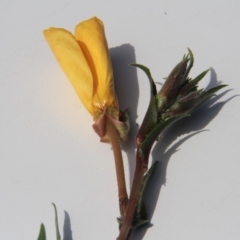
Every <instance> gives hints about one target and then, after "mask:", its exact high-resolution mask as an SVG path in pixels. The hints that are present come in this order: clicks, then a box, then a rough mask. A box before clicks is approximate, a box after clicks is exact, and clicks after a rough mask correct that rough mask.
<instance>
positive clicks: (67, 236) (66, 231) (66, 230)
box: [63, 211, 73, 240]
mask: <svg viewBox="0 0 240 240" xmlns="http://www.w3.org/2000/svg"><path fill="white" fill-rule="evenodd" d="M64 214H65V217H64V224H63V240H73V238H72V229H71V221H70V216H69V214H68V212H67V211H64Z"/></svg>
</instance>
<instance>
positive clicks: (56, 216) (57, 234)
mask: <svg viewBox="0 0 240 240" xmlns="http://www.w3.org/2000/svg"><path fill="white" fill-rule="evenodd" d="M52 205H53V207H54V213H55V227H56V239H57V240H61V235H60V232H59V227H58V215H57V208H56V205H55V204H54V203H52Z"/></svg>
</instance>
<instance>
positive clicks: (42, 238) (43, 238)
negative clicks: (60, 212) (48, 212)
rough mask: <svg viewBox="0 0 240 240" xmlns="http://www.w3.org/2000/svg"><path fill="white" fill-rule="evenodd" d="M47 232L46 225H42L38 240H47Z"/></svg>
mask: <svg viewBox="0 0 240 240" xmlns="http://www.w3.org/2000/svg"><path fill="white" fill-rule="evenodd" d="M46 239H47V238H46V231H45V227H44V224H43V223H42V224H41V226H40V231H39V235H38V239H37V240H46Z"/></svg>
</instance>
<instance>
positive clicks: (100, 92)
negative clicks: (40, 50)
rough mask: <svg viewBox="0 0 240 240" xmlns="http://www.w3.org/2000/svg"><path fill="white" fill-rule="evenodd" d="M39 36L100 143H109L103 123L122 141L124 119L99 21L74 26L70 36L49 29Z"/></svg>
mask: <svg viewBox="0 0 240 240" xmlns="http://www.w3.org/2000/svg"><path fill="white" fill-rule="evenodd" d="M43 34H44V36H45V38H46V40H47V42H48V44H49V46H50V48H51V49H52V51H53V53H54V55H55V57H56V59H57V61H58V63H59V64H60V66H61V68H62V69H63V71H64V72H65V74H66V75H67V77H68V78H69V80H70V82H71V83H72V85H73V87H74V89H75V91H76V92H77V94H78V96H79V98H80V100H81V101H82V103H83V104H84V106H85V107H86V109H87V110H88V111H89V112H90V113H91V115H92V116H93V118H94V121H95V123H94V125H93V128H94V130H95V131H96V133H97V134H98V135H99V136H100V137H101V140H102V141H104V142H108V141H109V136H108V133H107V130H106V124H107V122H111V123H112V124H113V125H114V127H115V129H116V130H117V133H118V136H119V138H120V139H121V140H125V139H126V137H127V133H128V129H129V125H128V117H127V115H126V114H125V113H122V112H120V111H119V107H118V101H117V98H116V95H115V91H114V83H113V69H112V63H111V59H110V56H109V52H108V44H107V40H106V37H105V32H104V26H103V23H102V21H101V20H100V19H98V18H97V17H93V18H91V19H89V20H86V21H83V22H81V23H79V24H78V25H77V26H76V28H75V34H74V35H73V34H72V33H70V32H69V31H67V30H65V29H62V28H53V27H51V28H49V29H48V30H44V31H43Z"/></svg>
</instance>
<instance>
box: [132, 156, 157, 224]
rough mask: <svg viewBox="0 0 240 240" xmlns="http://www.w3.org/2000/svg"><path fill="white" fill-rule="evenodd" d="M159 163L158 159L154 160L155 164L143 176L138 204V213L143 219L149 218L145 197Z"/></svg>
mask: <svg viewBox="0 0 240 240" xmlns="http://www.w3.org/2000/svg"><path fill="white" fill-rule="evenodd" d="M157 164H158V161H156V162H154V164H153V165H152V166H151V168H150V169H149V170H148V171H147V173H146V174H145V175H144V177H143V182H142V186H141V190H140V194H139V198H138V204H137V208H136V214H137V215H138V216H142V217H143V220H147V214H146V208H145V204H144V200H143V199H144V196H145V193H146V190H147V188H148V186H149V181H150V180H151V178H152V177H153V174H154V172H155V170H156V167H157Z"/></svg>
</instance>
